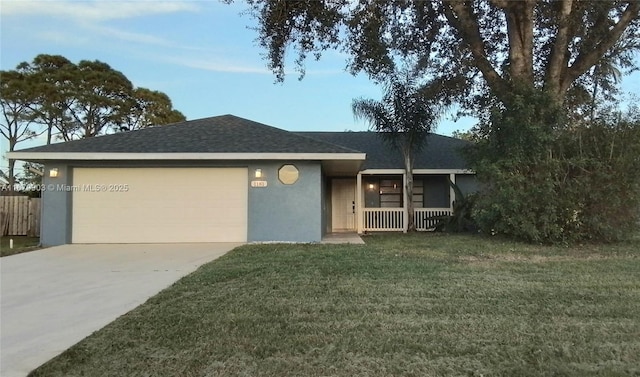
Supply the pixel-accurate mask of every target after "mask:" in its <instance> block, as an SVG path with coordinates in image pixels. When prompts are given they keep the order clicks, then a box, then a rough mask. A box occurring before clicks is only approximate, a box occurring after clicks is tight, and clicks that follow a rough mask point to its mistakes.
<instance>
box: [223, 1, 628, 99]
mask: <svg viewBox="0 0 640 377" xmlns="http://www.w3.org/2000/svg"><path fill="white" fill-rule="evenodd" d="M228 1H229V2H231V1H232V0H228ZM246 1H247V3H248V4H249V6H250V12H251V14H252V15H253V16H254V17H255V18H256V19H257V20H258V22H259V26H258V32H259V38H258V42H259V43H260V45H261V46H262V47H263V48H264V49H265V50H266V52H267V53H266V57H267V60H268V65H269V67H270V68H271V69H272V70H273V72H274V73H275V74H276V77H277V79H278V80H283V79H284V72H285V71H284V66H285V61H286V52H287V51H288V50H289V49H291V48H292V49H293V50H294V51H295V53H296V55H297V56H296V61H295V64H296V67H297V69H298V71H299V72H300V73H301V74H302V75H304V62H305V59H306V58H307V56H308V55H309V54H311V55H313V57H315V58H316V59H319V58H320V56H321V54H322V52H323V51H325V50H327V49H339V50H342V51H344V52H346V53H347V54H348V55H349V56H350V58H349V60H348V63H347V64H348V68H349V69H350V70H351V71H352V72H354V73H355V72H366V73H367V74H369V75H370V76H371V77H373V78H375V79H380V78H383V77H384V76H385V75H387V74H389V73H391V72H393V71H394V64H395V62H396V61H398V57H401V58H406V57H409V56H410V57H412V58H414V59H416V60H418V61H420V62H422V63H423V64H422V67H423V69H424V74H425V75H426V76H427V77H431V78H440V81H442V82H443V83H446V85H445V86H443V88H445V89H447V90H448V91H449V94H450V95H454V94H455V95H456V96H457V98H458V100H459V102H460V103H462V104H464V105H466V107H467V108H471V107H473V102H472V101H471V100H473V99H474V97H473V96H469V94H470V93H473V94H478V93H482V92H483V91H484V90H486V89H488V90H490V92H491V93H492V94H493V95H494V96H496V97H498V98H499V99H501V100H504V99H506V98H507V97H508V96H509V95H510V94H511V93H512V92H513V91H514V90H517V89H519V88H522V87H534V88H538V89H541V90H544V91H546V92H547V93H549V95H550V96H551V97H552V98H554V101H555V103H558V104H560V103H562V102H564V100H565V97H566V96H567V93H568V92H569V91H570V89H575V88H576V87H582V86H584V85H585V84H586V83H585V80H587V81H588V79H589V78H588V76H589V75H585V74H587V73H589V72H590V70H592V68H593V67H594V66H595V65H596V64H597V63H598V62H599V61H600V60H601V59H602V58H603V57H607V58H608V59H610V60H611V61H613V62H614V63H615V65H617V66H619V67H621V68H623V69H626V68H631V67H632V65H633V59H632V58H633V53H634V51H637V43H630V44H631V45H632V46H633V45H635V47H632V48H626V49H624V48H618V49H616V46H618V47H620V46H619V45H618V43H619V42H620V41H623V42H625V44H629V42H633V41H637V40H638V38H639V36H640V31H639V29H640V28H639V26H640V20H639V18H640V16H639V11H640V2H638V1H637V0H627V1H578V0H560V1H537V0H522V1H509V0H478V1H460V0H434V1H424V0H391V1H389V0H361V1H357V2H354V1H350V0H323V1H294V0H246ZM527 90H528V89H527Z"/></svg>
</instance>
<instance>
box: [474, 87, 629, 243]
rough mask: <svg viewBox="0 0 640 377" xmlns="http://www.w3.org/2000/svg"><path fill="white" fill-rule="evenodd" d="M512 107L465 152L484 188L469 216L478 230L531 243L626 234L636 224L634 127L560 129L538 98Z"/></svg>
mask: <svg viewBox="0 0 640 377" xmlns="http://www.w3.org/2000/svg"><path fill="white" fill-rule="evenodd" d="M514 103H515V105H514V104H511V107H510V109H509V110H502V111H497V112H495V113H494V115H493V116H492V117H491V124H490V125H489V126H488V127H487V128H486V129H487V130H489V131H488V132H487V133H486V135H485V138H484V139H483V140H482V141H481V142H480V143H478V145H477V146H476V147H475V148H473V150H472V151H471V153H470V156H471V160H472V163H474V165H475V166H474V168H475V169H476V172H477V174H478V179H479V180H480V181H481V182H483V183H484V187H485V188H484V190H483V191H482V193H481V194H480V196H479V197H478V200H477V203H476V206H475V209H474V211H473V215H474V218H475V220H476V221H477V223H478V225H479V227H480V229H481V230H482V231H484V232H486V233H490V234H495V233H501V234H505V235H508V236H512V237H515V238H519V239H523V240H526V241H530V242H536V243H572V242H580V241H586V240H592V241H605V242H608V241H616V240H621V239H624V238H627V237H629V236H631V235H633V233H634V232H635V230H636V229H637V227H638V220H639V219H640V210H639V208H640V174H638V172H639V171H640V124H639V122H638V121H637V120H635V121H634V120H632V119H630V118H629V119H627V120H620V119H617V120H601V121H599V122H597V123H595V124H583V125H580V126H576V125H573V126H572V127H565V126H564V125H563V124H562V122H561V120H562V119H563V118H562V116H561V112H560V111H558V110H554V109H553V108H552V107H547V106H546V102H545V99H544V98H543V96H539V97H535V96H534V97H533V98H532V99H531V100H530V101H529V102H528V103H527V102H524V101H520V102H518V99H517V98H516V99H515V100H514ZM536 109H537V110H536ZM536 111H537V112H538V114H539V115H538V116H535V114H536ZM554 113H556V114H557V116H555V117H554V115H553V114H554ZM554 119H555V121H554ZM528 140H531V143H530V146H529V147H528V146H527V143H528Z"/></svg>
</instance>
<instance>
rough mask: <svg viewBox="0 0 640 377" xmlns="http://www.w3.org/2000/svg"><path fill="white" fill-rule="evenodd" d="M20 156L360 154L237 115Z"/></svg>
mask: <svg viewBox="0 0 640 377" xmlns="http://www.w3.org/2000/svg"><path fill="white" fill-rule="evenodd" d="M17 152H60V153H73V152H93V153H359V152H358V151H355V150H351V149H348V148H345V147H342V146H338V145H336V144H331V143H328V142H325V141H322V140H319V139H313V138H309V137H306V136H304V135H300V134H295V133H293V132H288V131H285V130H281V129H279V128H275V127H271V126H267V125H265V124H262V123H258V122H254V121H251V120H247V119H243V118H239V117H237V116H234V115H221V116H216V117H211V118H204V119H197V120H191V121H186V122H180V123H174V124H170V125H166V126H158V127H150V128H144V129H141V130H136V131H130V132H122V133H117V134H112V135H105V136H98V137H93V138H88V139H82V140H75V141H70V142H66V143H58V144H51V145H44V146H40V147H34V148H29V149H23V150H20V151H17Z"/></svg>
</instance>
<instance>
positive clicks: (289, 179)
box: [278, 165, 300, 185]
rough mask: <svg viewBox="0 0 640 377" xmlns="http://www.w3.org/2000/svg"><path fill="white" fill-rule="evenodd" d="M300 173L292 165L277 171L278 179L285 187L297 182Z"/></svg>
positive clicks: (284, 166)
mask: <svg viewBox="0 0 640 377" xmlns="http://www.w3.org/2000/svg"><path fill="white" fill-rule="evenodd" d="M299 176H300V173H299V172H298V168H296V167H295V166H294V165H282V167H281V168H280V169H279V170H278V179H279V180H280V182H282V183H284V184H285V185H292V184H294V183H296V181H298V177H299Z"/></svg>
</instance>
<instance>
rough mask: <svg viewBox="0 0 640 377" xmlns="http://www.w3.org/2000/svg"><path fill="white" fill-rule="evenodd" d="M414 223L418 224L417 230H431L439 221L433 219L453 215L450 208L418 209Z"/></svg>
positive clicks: (415, 212)
mask: <svg viewBox="0 0 640 377" xmlns="http://www.w3.org/2000/svg"><path fill="white" fill-rule="evenodd" d="M414 214H415V215H414V217H413V222H414V223H415V224H416V229H417V230H430V229H433V227H434V226H436V224H437V223H438V220H434V219H432V217H435V216H448V215H451V209H449V208H416V209H415V211H414Z"/></svg>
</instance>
